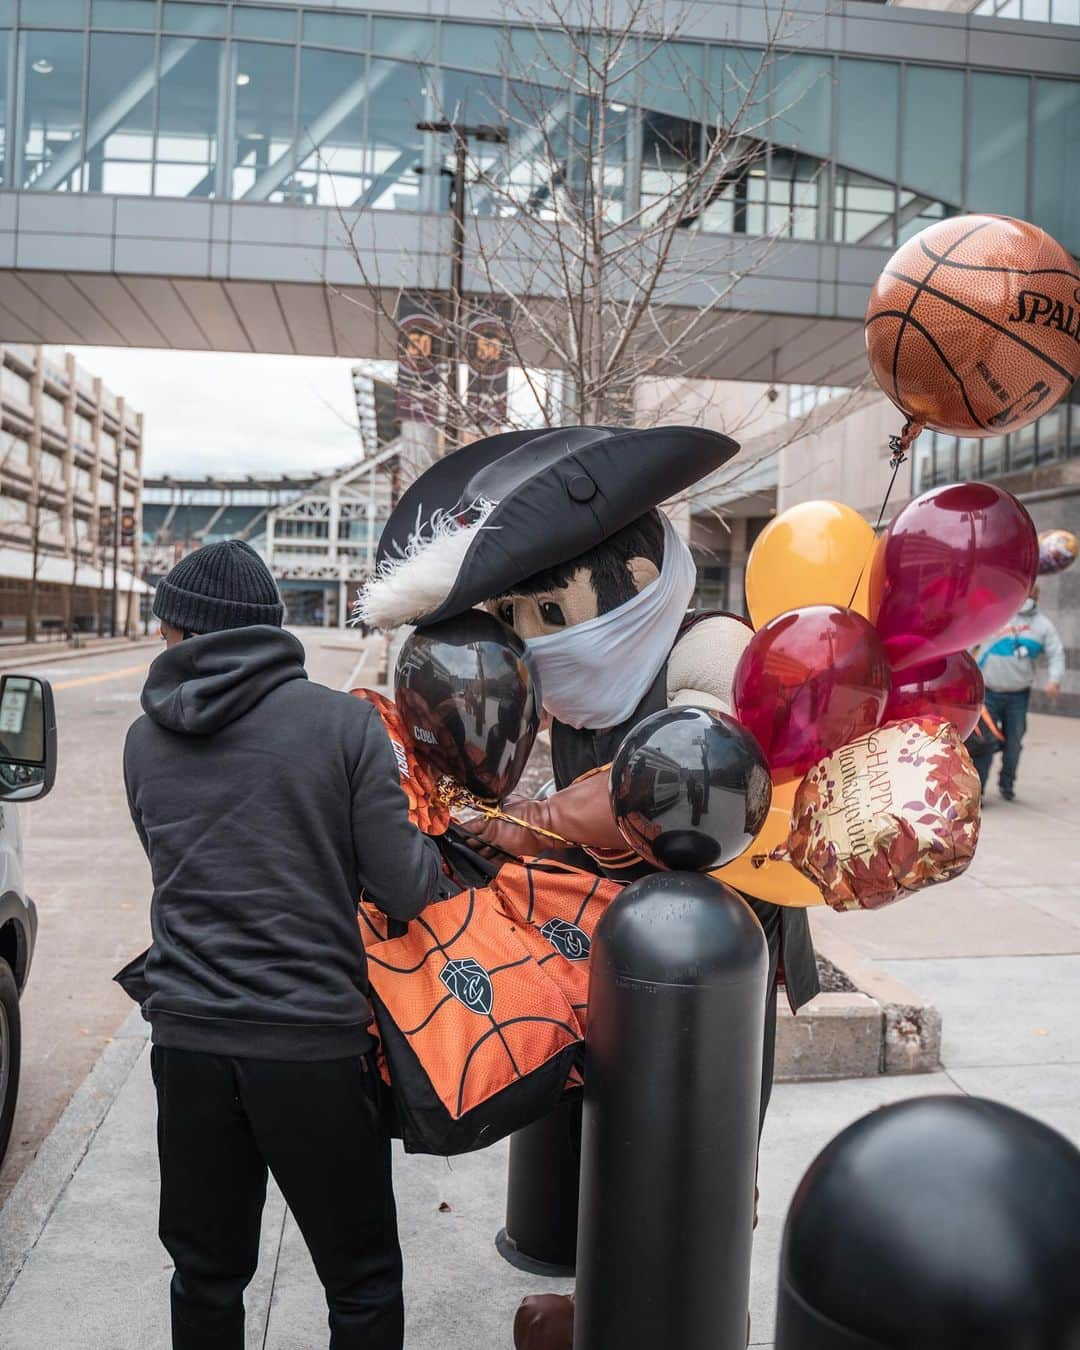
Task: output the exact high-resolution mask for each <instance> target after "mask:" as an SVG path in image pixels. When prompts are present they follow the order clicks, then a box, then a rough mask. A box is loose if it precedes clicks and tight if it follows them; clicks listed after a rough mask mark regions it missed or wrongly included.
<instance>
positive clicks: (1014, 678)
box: [974, 585, 1065, 802]
mask: <svg viewBox="0 0 1080 1350" xmlns="http://www.w3.org/2000/svg"><path fill="white" fill-rule="evenodd" d="M975 656H976V658H977V660H978V662H979V668H980V670H981V671H982V673H983V679H984V680H985V681H986V709H987V711H988V712H989V714H990V716H991V717H992V718H993V719H994V721H995V722H996V723H997V724H998V726H999V727H1000V728H1001V731H1002V734H1003V736H1004V737H1005V744H1004V746H1003V747H1002V754H1001V773H1000V775H999V776H998V785H999V786H1000V788H1001V795H1002V796H1003V797H1004V798H1005V800H1006V801H1007V802H1011V801H1013V800H1015V797H1016V768H1017V765H1018V764H1019V762H1020V747H1021V744H1022V743H1023V739H1024V732H1025V731H1026V730H1027V713H1028V704H1029V702H1030V701H1031V689H1032V686H1033V685H1034V683H1035V674H1036V666H1037V664H1038V662H1039V661H1040V660H1041V659H1042V658H1045V659H1046V662H1047V666H1048V676H1049V678H1048V679H1047V683H1046V692H1047V693H1048V694H1049V695H1050V696H1051V698H1056V697H1057V695H1058V694H1059V692H1060V691H1061V681H1062V680H1063V679H1064V676H1065V648H1064V647H1063V646H1062V644H1061V638H1060V637H1059V635H1058V631H1057V629H1056V628H1055V627H1054V625H1053V624H1052V623H1051V622H1050V620H1049V619H1048V618H1047V617H1046V615H1045V614H1043V613H1042V611H1041V610H1040V609H1039V588H1038V586H1037V585H1036V586H1033V587H1032V589H1031V595H1030V596H1029V597H1028V598H1027V600H1025V601H1024V603H1023V604H1022V605H1021V606H1020V609H1019V612H1018V613H1016V614H1015V615H1013V617H1012V618H1011V619H1010V620H1009V622H1008V623H1007V624H1006V625H1005V627H1004V628H1003V629H1002V630H1001V632H1000V633H998V634H997V636H996V637H994V638H992V639H991V640H990V641H989V642H986V643H983V645H982V646H981V647H977V648H976V649H975ZM992 760H993V752H990V753H989V754H986V755H976V756H975V757H974V762H975V767H976V769H978V771H979V779H980V781H981V782H982V786H983V791H984V792H985V791H986V784H987V780H988V779H989V777H990V765H991V762H992Z"/></svg>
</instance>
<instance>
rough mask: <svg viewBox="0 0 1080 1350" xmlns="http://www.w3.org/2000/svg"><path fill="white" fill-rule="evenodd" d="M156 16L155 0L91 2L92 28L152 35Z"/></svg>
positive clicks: (95, 0) (102, 0)
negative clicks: (115, 29) (136, 31)
mask: <svg viewBox="0 0 1080 1350" xmlns="http://www.w3.org/2000/svg"><path fill="white" fill-rule="evenodd" d="M156 14H157V4H156V3H155V0H91V5H90V26H91V27H92V28H134V29H137V30H138V31H139V32H143V33H152V32H153V31H154V19H155V16H156Z"/></svg>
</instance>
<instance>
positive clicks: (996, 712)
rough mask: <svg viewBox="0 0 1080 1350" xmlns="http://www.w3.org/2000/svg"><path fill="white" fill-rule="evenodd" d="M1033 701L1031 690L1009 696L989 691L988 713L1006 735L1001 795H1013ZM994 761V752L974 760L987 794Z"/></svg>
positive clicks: (1003, 747)
mask: <svg viewBox="0 0 1080 1350" xmlns="http://www.w3.org/2000/svg"><path fill="white" fill-rule="evenodd" d="M1030 702H1031V690H1030V689H1017V690H1013V691H1010V692H1008V693H999V692H998V691H997V690H996V689H988V690H987V691H986V711H987V712H988V713H989V714H990V716H991V717H992V718H993V719H994V721H995V722H996V723H997V724H998V726H999V727H1000V728H1001V730H1002V733H1003V734H1004V736H1005V744H1004V745H1003V746H1002V747H1001V770H1000V773H999V775H998V781H999V783H1000V784H1001V790H1002V792H1012V791H1013V789H1014V788H1015V786H1016V767H1017V765H1018V764H1019V763H1020V746H1021V745H1022V743H1023V740H1024V732H1025V731H1027V715H1028V704H1029V703H1030ZM993 759H994V755H993V752H992V751H991V753H990V754H989V755H978V756H975V757H974V764H975V768H976V769H977V770H978V771H979V781H980V782H981V783H982V787H983V791H984V792H985V791H986V785H987V783H988V781H989V779H990V770H991V767H992V766H993Z"/></svg>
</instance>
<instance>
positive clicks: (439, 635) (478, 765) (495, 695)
mask: <svg viewBox="0 0 1080 1350" xmlns="http://www.w3.org/2000/svg"><path fill="white" fill-rule="evenodd" d="M394 697H395V700H396V702H397V705H398V708H399V709H400V710H401V714H402V718H403V720H404V722H405V730H406V733H407V735H408V736H409V738H410V739H411V741H412V743H413V748H414V749H415V751H416V754H417V756H418V757H419V758H420V759H421V760H423V762H424V763H425V764H427V765H428V766H429V767H430V768H432V769H433V770H434V771H435V772H436V773H438V774H445V775H448V776H449V777H450V778H452V779H453V780H454V781H455V782H456V783H458V784H459V785H460V786H461V787H464V788H466V789H467V790H468V791H469V792H471V793H472V794H473V796H474V797H477V798H479V799H480V800H481V801H485V802H500V801H502V800H503V799H504V798H505V797H506V796H508V795H509V794H510V793H511V792H512V791H513V790H514V787H515V785H516V784H517V781H518V779H519V778H520V777H521V775H522V773H523V771H524V769H525V764H526V762H527V760H528V758H529V754H530V752H531V750H532V747H533V741H535V739H536V733H537V731H538V730H539V729H540V685H539V682H538V680H537V678H536V673H535V671H534V670H533V669H532V666H531V663H530V661H529V658H528V654H527V653H526V650H525V644H524V643H523V642H522V641H521V639H520V638H519V637H518V636H517V634H516V633H515V632H514V631H513V630H512V629H510V628H507V626H506V625H505V624H503V623H500V622H499V620H498V619H496V618H494V617H492V615H490V614H487V613H485V612H484V611H483V610H479V609H472V610H469V611H467V612H466V613H465V614H460V615H458V616H457V617H456V618H453V619H444V620H443V621H442V622H441V623H433V624H428V625H427V626H425V627H423V628H417V629H416V630H415V631H414V632H412V633H411V634H410V635H409V637H408V638H406V640H405V642H404V644H403V645H402V648H401V653H400V655H399V656H398V662H397V670H396V671H395V674H394Z"/></svg>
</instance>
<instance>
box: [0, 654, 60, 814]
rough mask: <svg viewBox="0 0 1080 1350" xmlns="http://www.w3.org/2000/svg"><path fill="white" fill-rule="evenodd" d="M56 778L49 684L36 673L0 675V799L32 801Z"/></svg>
mask: <svg viewBox="0 0 1080 1350" xmlns="http://www.w3.org/2000/svg"><path fill="white" fill-rule="evenodd" d="M55 778H56V708H55V706H54V704H53V691H52V686H51V685H50V684H49V682H48V680H39V679H38V678H37V676H36V675H5V676H3V677H2V679H0V801H9V802H32V801H36V800H37V799H38V798H39V797H44V796H45V794H46V793H47V792H49V791H51V789H52V785H53V782H54V780H55Z"/></svg>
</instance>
